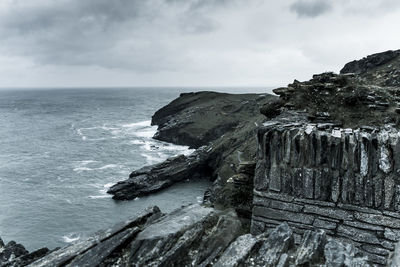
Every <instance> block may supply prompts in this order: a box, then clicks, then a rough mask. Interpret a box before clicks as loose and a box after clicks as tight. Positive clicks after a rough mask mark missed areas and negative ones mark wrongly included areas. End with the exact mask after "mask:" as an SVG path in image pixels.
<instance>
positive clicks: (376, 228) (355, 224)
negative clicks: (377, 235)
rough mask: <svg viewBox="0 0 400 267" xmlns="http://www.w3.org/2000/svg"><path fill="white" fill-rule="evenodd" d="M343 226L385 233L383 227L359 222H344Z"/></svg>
mask: <svg viewBox="0 0 400 267" xmlns="http://www.w3.org/2000/svg"><path fill="white" fill-rule="evenodd" d="M343 225H348V226H351V227H354V228H360V229H365V230H370V231H384V230H385V228H384V227H382V226H379V225H373V224H369V223H363V222H358V221H344V222H343Z"/></svg>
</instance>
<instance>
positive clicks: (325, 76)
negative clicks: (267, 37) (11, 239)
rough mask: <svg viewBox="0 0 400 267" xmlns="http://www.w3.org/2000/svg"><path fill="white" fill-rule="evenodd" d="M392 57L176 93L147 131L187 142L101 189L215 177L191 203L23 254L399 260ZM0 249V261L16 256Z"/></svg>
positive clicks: (220, 260)
mask: <svg viewBox="0 0 400 267" xmlns="http://www.w3.org/2000/svg"><path fill="white" fill-rule="evenodd" d="M399 55H400V52H399V51H387V52H384V53H379V54H374V55H371V56H368V57H366V58H364V59H361V60H356V61H353V62H350V63H348V64H346V65H345V67H344V68H343V69H342V70H341V73H340V74H335V73H330V72H327V73H322V74H318V75H314V76H313V78H312V79H311V80H309V81H304V82H299V81H297V80H295V81H294V82H293V83H291V84H289V85H288V86H287V87H282V88H277V89H275V90H274V92H275V93H276V94H277V95H278V96H279V98H278V97H275V96H269V95H256V94H247V95H230V94H220V93H213V92H200V93H190V94H182V95H181V96H180V97H179V98H178V99H176V100H174V101H173V102H171V103H170V104H169V105H167V106H166V107H164V108H162V109H161V110H159V111H158V112H157V113H156V114H155V115H154V116H153V119H152V123H153V124H155V125H158V126H159V131H158V133H157V135H156V136H155V138H157V139H160V140H164V141H168V142H174V143H176V144H183V145H189V146H191V147H193V148H197V150H196V151H195V152H194V153H193V154H192V155H190V156H178V157H175V158H172V159H168V160H167V161H165V162H163V163H160V164H156V165H153V166H147V167H144V168H142V169H140V170H136V171H134V172H132V174H131V175H130V177H129V179H127V180H124V181H121V182H120V183H118V184H116V185H115V186H113V187H112V188H111V189H110V191H109V193H112V194H113V195H114V198H115V199H132V198H135V197H136V196H140V195H145V194H150V193H153V192H156V191H158V190H161V189H163V188H165V187H167V186H170V185H172V184H173V183H175V182H179V181H181V180H186V179H188V178H192V177H202V178H205V179H212V180H213V181H214V183H213V186H212V187H211V188H210V189H209V190H208V191H207V192H206V193H205V197H204V205H191V206H186V207H182V208H181V209H178V210H176V211H174V212H172V213H170V214H162V213H161V211H160V210H159V209H158V208H156V207H153V208H151V209H149V210H147V211H145V212H144V213H143V214H142V215H140V216H137V217H135V218H132V219H131V220H128V221H126V222H123V223H121V224H119V225H116V226H113V227H111V228H110V229H106V230H104V231H100V232H98V233H96V234H94V235H93V236H92V237H90V238H88V239H87V240H82V241H80V242H78V243H76V244H73V245H71V246H68V247H65V248H61V249H58V250H56V251H53V252H52V253H47V251H46V253H47V255H46V256H44V257H42V258H41V259H39V260H36V261H35V262H33V263H31V266H92V265H98V266H132V265H133V266H170V265H171V266H212V265H216V266H370V265H372V266H383V265H390V266H399V262H400V245H399V244H397V242H398V241H399V240H400V204H399V203H400V178H399V172H400V120H399V116H400V115H399V114H400V107H399V105H400V93H399V92H400V90H399V89H400V88H399V87H398V86H399V82H400V78H399V77H400V76H398V73H399V70H400V57H399ZM10 244H11V245H7V246H9V247H14V244H15V243H10ZM7 246H5V247H7ZM4 251H6V249H5V248H4V244H2V242H0V257H3V255H8V256H7V259H6V262H5V263H3V264H8V265H10V266H20V265H24V264H26V263H21V262H19V263H18V262H17V263H16V262H15V256H14V257H12V256H10V255H11V254H10V253H9V252H7V254H4ZM8 251H10V250H8ZM16 251H18V250H16ZM21 251H22V250H21ZM2 253H3V254H2ZM16 253H17V252H16ZM18 253H19V252H18ZM46 253H44V254H46ZM18 255H19V254H18ZM21 255H27V252H25V251H24V252H23V253H22V254H21ZM21 255H20V256H19V257H18V258H20V257H21ZM41 256H43V255H41ZM3 258H4V259H5V258H6V257H3ZM3 258H0V259H1V260H2V259H3ZM0 263H2V262H1V261H0Z"/></svg>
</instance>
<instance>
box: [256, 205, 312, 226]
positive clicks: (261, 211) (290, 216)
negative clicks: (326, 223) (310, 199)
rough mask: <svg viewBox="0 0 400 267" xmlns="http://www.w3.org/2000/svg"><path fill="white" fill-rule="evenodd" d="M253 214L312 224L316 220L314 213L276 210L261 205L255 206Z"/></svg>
mask: <svg viewBox="0 0 400 267" xmlns="http://www.w3.org/2000/svg"><path fill="white" fill-rule="evenodd" d="M253 214H254V216H261V217H264V218H270V219H274V220H281V221H291V222H299V223H302V224H312V222H313V221H314V216H312V215H307V214H302V213H295V212H290V211H281V210H274V209H271V208H265V207H260V206H256V207H254V208H253Z"/></svg>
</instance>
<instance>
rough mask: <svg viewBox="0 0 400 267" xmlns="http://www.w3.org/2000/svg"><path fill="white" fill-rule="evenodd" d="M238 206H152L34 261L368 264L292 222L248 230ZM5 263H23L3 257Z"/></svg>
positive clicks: (77, 263) (63, 263)
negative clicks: (164, 209) (298, 233)
mask: <svg viewBox="0 0 400 267" xmlns="http://www.w3.org/2000/svg"><path fill="white" fill-rule="evenodd" d="M245 232H246V229H244V228H243V225H242V223H241V220H240V219H239V218H238V216H237V215H236V213H235V212H234V211H232V210H224V211H221V210H216V209H213V208H210V207H202V206H200V205H191V206H186V207H182V208H181V209H178V210H176V211H174V212H172V213H170V214H162V213H161V211H160V210H159V209H158V208H157V207H152V208H149V209H147V210H146V211H144V212H143V213H142V214H141V215H139V216H136V217H134V218H132V219H130V220H128V221H126V222H124V223H121V224H117V225H115V226H113V227H111V228H110V229H106V230H103V231H99V232H97V233H96V234H94V235H93V236H91V237H89V238H87V239H85V240H81V241H79V242H78V243H75V244H72V245H69V246H67V247H64V248H61V249H58V250H56V251H54V252H52V253H50V254H48V255H46V256H44V257H42V258H41V259H39V260H37V261H35V262H33V263H31V264H30V265H29V266H32V267H33V266H35V267H39V266H219V267H222V266H226V267H231V266H282V267H283V266H289V265H290V266H294V265H297V266H299V265H302V266H304V265H305V266H320V265H321V264H325V265H327V266H341V265H343V264H353V265H352V266H367V264H368V263H367V261H366V258H365V257H362V256H361V255H360V254H358V253H357V251H356V250H355V248H354V247H353V246H352V245H349V244H344V243H341V242H339V241H337V240H334V239H332V238H329V237H328V236H327V235H326V234H325V232H324V231H306V232H305V233H304V235H303V236H302V237H301V240H300V241H299V242H298V243H295V235H294V232H293V230H292V229H291V228H290V227H289V225H288V224H286V223H283V224H280V225H279V226H277V227H276V228H275V229H272V230H271V231H268V232H265V233H261V234H259V235H251V234H248V233H245ZM0 264H4V265H2V266H21V265H15V264H12V262H2V261H0Z"/></svg>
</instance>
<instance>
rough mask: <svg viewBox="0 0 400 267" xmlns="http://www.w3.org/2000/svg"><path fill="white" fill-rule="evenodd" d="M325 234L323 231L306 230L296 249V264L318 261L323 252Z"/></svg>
mask: <svg viewBox="0 0 400 267" xmlns="http://www.w3.org/2000/svg"><path fill="white" fill-rule="evenodd" d="M325 243H326V234H325V232H324V231H322V230H319V231H317V232H311V231H307V232H306V233H305V234H304V236H303V240H302V241H301V243H300V246H299V248H298V249H297V251H296V260H295V263H296V265H302V264H305V263H313V262H318V261H319V260H320V259H321V257H322V256H323V254H324V247H325Z"/></svg>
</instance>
